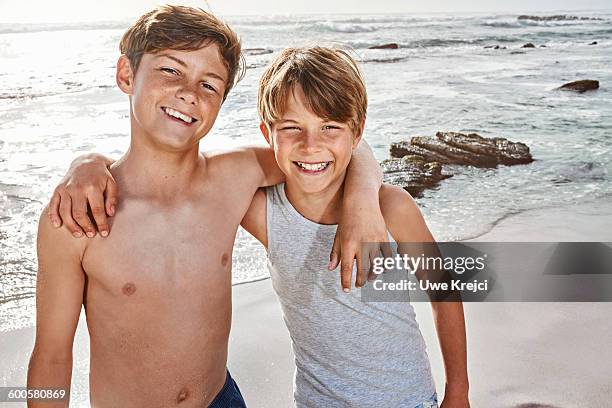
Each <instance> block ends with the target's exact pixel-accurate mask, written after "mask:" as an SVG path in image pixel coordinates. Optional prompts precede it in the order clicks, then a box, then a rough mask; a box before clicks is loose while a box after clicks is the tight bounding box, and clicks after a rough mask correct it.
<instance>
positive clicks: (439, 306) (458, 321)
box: [380, 184, 469, 408]
mask: <svg viewBox="0 0 612 408" xmlns="http://www.w3.org/2000/svg"><path fill="white" fill-rule="evenodd" d="M380 206H381V210H382V213H383V216H384V217H385V220H386V222H387V226H388V228H389V232H390V233H391V235H392V236H393V238H394V239H395V241H397V242H398V243H400V242H414V243H421V242H424V243H427V242H435V240H434V238H433V236H432V235H431V232H430V231H429V228H427V224H426V223H425V220H424V219H423V216H422V214H421V211H420V210H419V208H418V206H417V205H416V203H415V202H414V200H413V199H412V197H411V196H410V194H408V192H406V191H405V190H404V189H402V188H400V187H395V186H389V185H386V184H385V185H383V187H382V188H381V192H380ZM431 306H432V311H433V317H434V323H435V326H436V331H437V334H438V341H439V342H440V348H441V350H442V358H443V359H444V370H445V374H446V386H445V393H444V401H443V402H442V405H441V406H440V408H450V407H453V408H455V407H461V408H468V407H469V399H468V390H469V382H468V374H467V341H466V331H465V318H464V314H463V305H462V303H461V302H432V303H431Z"/></svg>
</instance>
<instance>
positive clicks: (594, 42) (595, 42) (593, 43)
mask: <svg viewBox="0 0 612 408" xmlns="http://www.w3.org/2000/svg"><path fill="white" fill-rule="evenodd" d="M589 45H597V41H593V42H592V43H590V44H589Z"/></svg>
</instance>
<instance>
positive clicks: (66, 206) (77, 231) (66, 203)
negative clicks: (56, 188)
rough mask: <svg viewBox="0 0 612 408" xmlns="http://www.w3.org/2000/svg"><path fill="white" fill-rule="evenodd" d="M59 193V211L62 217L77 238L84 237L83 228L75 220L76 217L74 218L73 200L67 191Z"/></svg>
mask: <svg viewBox="0 0 612 408" xmlns="http://www.w3.org/2000/svg"><path fill="white" fill-rule="evenodd" d="M59 195H60V203H59V213H60V217H61V218H62V222H63V223H64V225H65V226H66V228H68V230H69V231H70V232H71V233H72V235H73V236H74V237H75V238H80V237H82V236H83V230H82V229H81V227H79V225H78V224H77V223H76V222H74V219H73V218H72V200H71V199H70V195H69V194H67V193H65V192H59Z"/></svg>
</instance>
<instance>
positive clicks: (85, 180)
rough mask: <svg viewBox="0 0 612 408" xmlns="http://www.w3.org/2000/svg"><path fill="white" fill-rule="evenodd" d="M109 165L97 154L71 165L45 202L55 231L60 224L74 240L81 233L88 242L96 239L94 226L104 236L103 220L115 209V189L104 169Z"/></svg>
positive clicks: (82, 157)
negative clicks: (47, 201)
mask: <svg viewBox="0 0 612 408" xmlns="http://www.w3.org/2000/svg"><path fill="white" fill-rule="evenodd" d="M112 163H113V160H110V159H108V158H106V157H105V156H102V155H101V154H97V153H91V154H85V155H82V156H79V157H77V158H76V159H75V160H74V161H73V162H72V164H71V165H70V168H69V169H68V172H67V173H66V175H65V176H64V178H63V179H62V181H61V182H60V184H59V185H58V186H57V187H56V188H55V191H54V192H53V196H52V197H51V201H50V202H49V218H50V219H51V222H52V223H53V225H54V226H55V227H56V228H57V227H60V226H61V225H62V223H63V224H64V225H66V227H67V228H68V229H69V230H70V232H71V233H72V235H73V236H74V237H76V238H80V237H82V236H83V234H84V233H85V234H86V235H87V236H88V237H90V238H92V237H94V236H95V235H96V229H95V227H94V222H95V224H96V226H97V228H98V231H99V232H100V234H101V235H102V236H103V237H105V236H107V235H108V233H109V226H108V221H107V218H106V216H107V215H108V216H113V215H114V214H115V206H116V205H117V185H116V183H115V180H114V179H113V176H112V175H111V173H110V171H109V170H108V167H107V166H110V165H111V164H112ZM105 197H106V200H105ZM88 206H89V209H91V213H92V215H93V220H92V219H90V216H89V214H88Z"/></svg>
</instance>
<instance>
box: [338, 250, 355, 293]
mask: <svg viewBox="0 0 612 408" xmlns="http://www.w3.org/2000/svg"><path fill="white" fill-rule="evenodd" d="M347 253H348V251H347ZM354 261H355V254H354V253H351V256H348V255H347V256H345V253H343V254H342V260H341V262H340V282H341V283H342V290H343V291H344V292H346V293H348V292H350V291H351V281H352V278H353V265H354Z"/></svg>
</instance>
